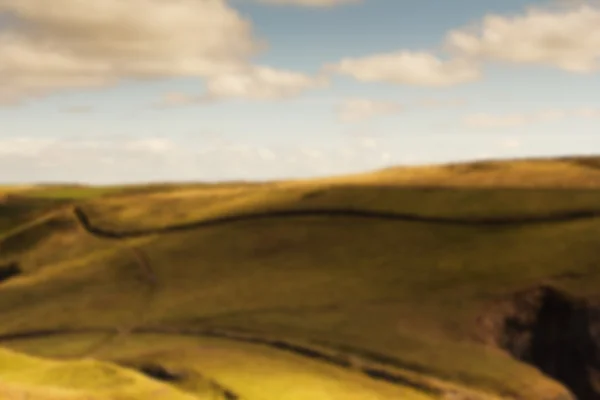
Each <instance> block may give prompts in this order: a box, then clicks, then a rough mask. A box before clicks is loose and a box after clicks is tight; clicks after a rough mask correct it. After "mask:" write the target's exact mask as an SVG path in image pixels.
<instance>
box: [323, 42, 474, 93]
mask: <svg viewBox="0 0 600 400" xmlns="http://www.w3.org/2000/svg"><path fill="white" fill-rule="evenodd" d="M324 70H325V71H327V72H329V73H337V74H342V75H348V76H351V77H353V78H355V79H357V80H359V81H362V82H386V83H394V84H406V85H419V86H432V87H444V86H451V85H456V84H459V83H465V82H471V81H474V80H477V79H478V78H479V77H480V75H481V73H480V69H479V66H478V65H477V64H475V63H472V62H470V61H467V60H464V59H460V58H454V59H449V60H443V59H441V58H439V57H437V56H435V55H433V54H431V53H427V52H409V51H399V52H391V53H384V54H375V55H371V56H366V57H359V58H345V59H342V60H341V61H340V62H338V63H334V64H328V65H326V66H325V68H324Z"/></svg>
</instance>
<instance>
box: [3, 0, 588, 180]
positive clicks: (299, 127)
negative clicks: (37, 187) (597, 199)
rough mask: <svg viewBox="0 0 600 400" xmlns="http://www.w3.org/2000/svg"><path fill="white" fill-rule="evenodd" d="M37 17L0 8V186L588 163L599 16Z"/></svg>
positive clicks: (400, 12)
mask: <svg viewBox="0 0 600 400" xmlns="http://www.w3.org/2000/svg"><path fill="white" fill-rule="evenodd" d="M275 3H279V4H275ZM53 4H55V5H56V9H61V10H65V12H64V13H62V14H57V13H53V12H52V10H51V9H49V8H48V7H47V1H45V0H1V1H0V182H6V183H13V182H39V181H79V182H89V183H112V182H135V181H153V180H154V181H156V180H163V181H164V180H210V181H214V180H224V179H273V178H275V179H280V178H288V177H290V178H292V177H311V176H319V175H330V174H344V173H353V172H358V171H365V170H371V169H377V168H383V167H387V166H390V165H412V164H424V163H440V162H447V161H459V160H472V159H480V158H505V157H523V156H550V155H566V154H569V155H572V154H594V153H598V151H599V150H600V136H599V134H600V130H599V129H598V128H599V127H600V75H599V74H598V71H599V69H600V68H599V67H600V4H599V3H598V2H594V1H585V0H581V1H578V0H569V1H567V0H561V1H559V0H547V1H537V2H532V1H525V0H505V1H502V2H491V1H489V2H488V1H481V0H455V1H452V2H449V1H447V0H428V1H418V2H415V1H411V2H409V1H404V0H337V1H336V0H231V1H229V2H226V1H223V0H209V1H207V0H173V1H170V2H165V1H164V0H85V1H83V0H81V1H76V0H53ZM141 10H143V12H142V11H141Z"/></svg>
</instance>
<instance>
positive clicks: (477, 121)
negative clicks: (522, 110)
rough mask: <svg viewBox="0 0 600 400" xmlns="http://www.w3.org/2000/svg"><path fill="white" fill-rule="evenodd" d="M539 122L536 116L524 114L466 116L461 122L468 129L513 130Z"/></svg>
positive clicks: (478, 114)
mask: <svg viewBox="0 0 600 400" xmlns="http://www.w3.org/2000/svg"><path fill="white" fill-rule="evenodd" d="M536 121H540V118H539V117H538V116H534V115H526V114H517V113H515V114H502V115H497V114H486V113H477V114H471V115H467V116H466V117H465V118H464V120H463V122H464V124H465V125H466V126H468V127H470V128H514V127H518V126H523V125H527V124H531V123H533V122H536Z"/></svg>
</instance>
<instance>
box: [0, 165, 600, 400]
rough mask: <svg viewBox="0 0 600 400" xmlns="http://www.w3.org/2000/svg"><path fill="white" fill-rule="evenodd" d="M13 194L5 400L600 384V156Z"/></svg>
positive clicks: (556, 392) (5, 271)
mask: <svg viewBox="0 0 600 400" xmlns="http://www.w3.org/2000/svg"><path fill="white" fill-rule="evenodd" d="M1 193H4V195H3V196H2V195H1ZM0 196H2V200H0V346H2V347H3V348H4V349H6V350H2V351H0V399H3V398H6V399H13V398H15V396H17V395H25V394H26V395H28V396H29V397H28V398H29V399H40V400H42V399H54V398H61V399H62V398H68V399H71V398H72V399H79V400H84V399H85V400H87V399H92V398H93V399H123V400H125V399H131V400H133V399H150V398H160V399H174V400H175V399H182V400H183V399H190V400H191V399H229V400H231V399H239V400H309V399H310V400H326V399H327V400H329V399H336V400H337V399H343V400H346V399H350V400H352V399H356V400H359V399H360V400H362V399H365V400H369V399H374V400H375V399H407V400H421V399H423V400H432V399H448V400H449V399H454V400H457V399H462V400H478V399H481V400H485V399H522V400H568V399H579V400H590V399H591V400H598V399H600V263H599V258H598V251H597V249H598V241H599V240H600V158H593V157H585V158H563V159H540V160H514V161H503V162H501V161H489V162H477V163H470V164H456V165H444V166H431V167H417V168H394V169H387V170H383V171H376V172H371V173H366V174H361V175H354V176H345V177H335V178H323V179H316V180H297V181H280V182H267V183H260V184H258V183H256V184H253V183H223V184H185V185H183V184H182V185H176V184H161V185H146V186H120V187H116V186H115V187H86V186H27V187H21V188H17V189H15V188H10V187H5V188H0ZM2 396H4V397H2ZM11 396H13V397H11ZM52 396H55V397H52ZM56 396H59V397H56ZM60 396H63V397H60ZM86 396H87V397H86ZM152 396H156V397H152Z"/></svg>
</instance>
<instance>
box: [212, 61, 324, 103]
mask: <svg viewBox="0 0 600 400" xmlns="http://www.w3.org/2000/svg"><path fill="white" fill-rule="evenodd" d="M327 84H328V80H327V79H326V78H324V77H311V76H308V75H306V74H301V73H298V72H292V71H286V70H277V69H273V68H270V67H265V66H249V67H247V68H245V69H243V70H240V71H236V72H232V73H224V74H216V75H215V76H213V77H211V78H210V79H209V80H208V81H207V84H206V86H207V93H206V96H207V97H208V98H211V99H222V98H243V99H255V100H274V99H281V98H288V97H292V96H296V95H298V94H299V93H301V92H303V91H305V90H308V89H314V88H319V87H324V86H326V85H327Z"/></svg>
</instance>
